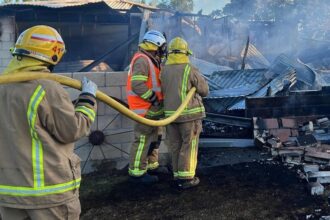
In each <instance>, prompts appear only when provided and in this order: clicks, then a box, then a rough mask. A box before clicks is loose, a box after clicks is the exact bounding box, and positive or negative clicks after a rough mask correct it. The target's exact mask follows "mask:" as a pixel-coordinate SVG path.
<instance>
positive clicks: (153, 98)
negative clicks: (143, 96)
mask: <svg viewBox="0 0 330 220" xmlns="http://www.w3.org/2000/svg"><path fill="white" fill-rule="evenodd" d="M149 101H150V102H151V104H152V105H153V106H160V102H159V100H158V98H157V95H156V93H155V92H152V95H151V96H150V98H149Z"/></svg>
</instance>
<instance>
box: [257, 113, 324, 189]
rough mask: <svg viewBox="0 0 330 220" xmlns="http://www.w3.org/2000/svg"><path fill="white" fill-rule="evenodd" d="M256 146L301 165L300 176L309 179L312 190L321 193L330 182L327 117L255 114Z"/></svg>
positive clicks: (285, 160) (292, 163) (284, 160)
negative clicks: (266, 116) (267, 117)
mask: <svg viewBox="0 0 330 220" xmlns="http://www.w3.org/2000/svg"><path fill="white" fill-rule="evenodd" d="M253 126H254V137H255V141H256V145H257V146H262V147H266V148H268V149H269V150H270V152H271V154H272V156H273V157H274V158H275V157H276V158H280V159H281V160H282V162H284V163H287V164H291V165H302V166H303V171H299V172H298V173H299V176H300V177H302V178H303V179H306V180H307V182H308V183H309V187H310V190H311V194H313V195H322V194H323V192H324V187H323V185H322V184H324V183H330V171H328V170H329V168H330V145H329V143H330V129H329V128H330V120H329V119H328V118H327V117H322V118H313V117H309V118H307V117H296V118H271V119H262V118H253ZM320 170H322V171H320Z"/></svg>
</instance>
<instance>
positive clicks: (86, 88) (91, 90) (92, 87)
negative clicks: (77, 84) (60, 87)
mask: <svg viewBox="0 0 330 220" xmlns="http://www.w3.org/2000/svg"><path fill="white" fill-rule="evenodd" d="M81 91H82V93H88V94H90V95H92V96H94V97H96V91H97V85H96V84H95V83H94V82H93V81H91V80H89V79H88V78H87V77H84V78H83V80H82V81H81Z"/></svg>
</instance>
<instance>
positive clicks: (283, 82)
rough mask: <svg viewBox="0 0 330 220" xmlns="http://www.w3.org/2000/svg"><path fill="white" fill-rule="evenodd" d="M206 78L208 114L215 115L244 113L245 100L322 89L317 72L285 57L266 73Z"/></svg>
mask: <svg viewBox="0 0 330 220" xmlns="http://www.w3.org/2000/svg"><path fill="white" fill-rule="evenodd" d="M205 76H206V78H207V80H208V83H209V86H210V94H209V96H208V97H207V98H205V105H206V109H207V111H208V112H212V113H224V112H228V111H232V110H244V109H245V108H246V103H245V99H246V98H257V97H266V96H277V95H284V94H285V93H286V92H288V91H297V90H319V89H320V88H321V84H320V82H319V81H320V80H319V79H318V78H319V76H318V74H317V73H316V72H315V71H313V70H312V69H311V68H310V67H308V66H307V65H305V64H303V63H302V62H299V61H295V60H293V59H291V58H289V57H287V56H286V55H284V54H282V55H280V56H278V57H277V58H276V59H275V60H274V62H273V63H272V64H271V65H270V67H269V68H267V69H251V70H227V71H216V72H213V73H212V74H209V75H205Z"/></svg>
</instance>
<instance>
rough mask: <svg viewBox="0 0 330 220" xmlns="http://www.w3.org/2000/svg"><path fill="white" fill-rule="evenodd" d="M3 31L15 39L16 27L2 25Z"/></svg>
mask: <svg viewBox="0 0 330 220" xmlns="http://www.w3.org/2000/svg"><path fill="white" fill-rule="evenodd" d="M1 30H2V33H9V34H13V35H14V38H15V29H14V26H13V25H12V24H2V25H1ZM14 38H13V39H14Z"/></svg>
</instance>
